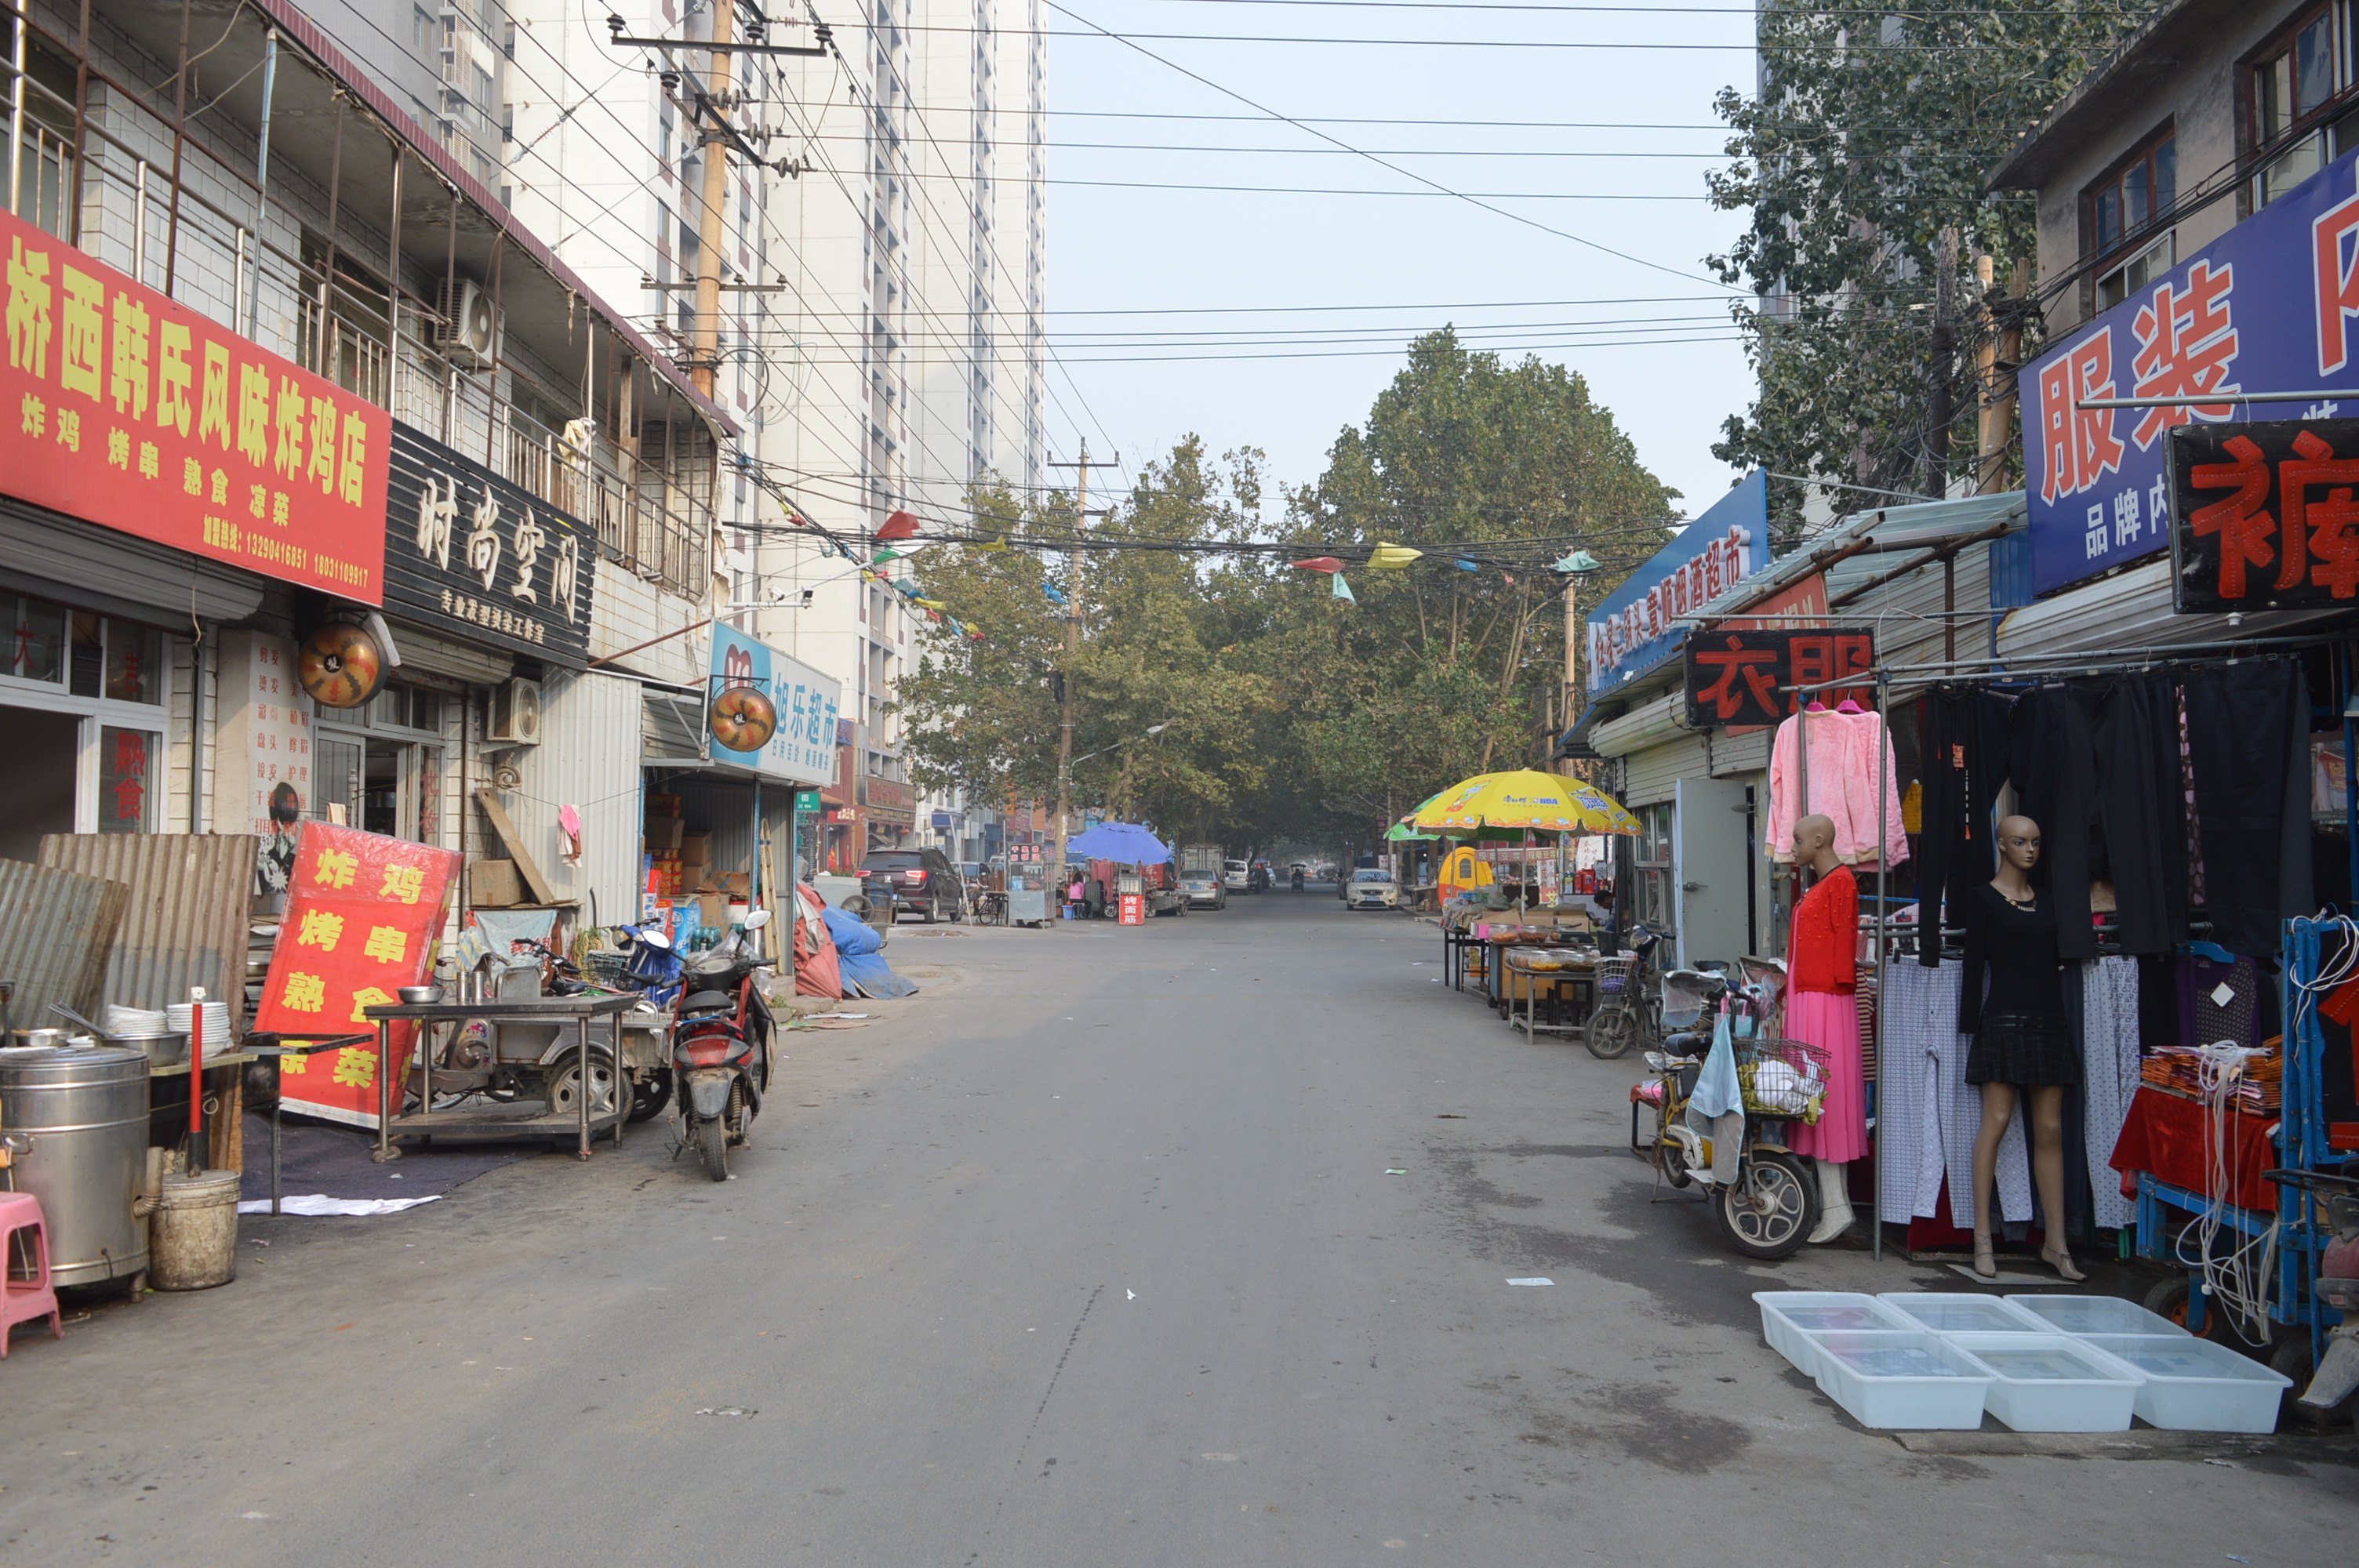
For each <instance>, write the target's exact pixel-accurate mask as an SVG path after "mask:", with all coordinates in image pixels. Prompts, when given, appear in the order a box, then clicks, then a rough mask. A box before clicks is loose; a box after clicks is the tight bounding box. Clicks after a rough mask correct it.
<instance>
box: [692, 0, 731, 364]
mask: <svg viewBox="0 0 2359 1568" xmlns="http://www.w3.org/2000/svg"><path fill="white" fill-rule="evenodd" d="M735 13H736V6H735V4H734V0H712V39H711V41H712V43H715V44H726V43H728V42H730V41H731V40H730V37H729V34H730V29H731V28H732V27H734V25H735V21H736V15H735ZM709 58H710V59H711V63H710V64H709V65H707V66H706V67H705V70H704V91H705V93H706V95H707V96H708V97H709V98H710V99H711V100H712V113H713V114H714V115H715V116H716V117H717V116H719V115H721V114H724V113H726V111H725V110H723V108H722V105H723V103H727V102H728V101H729V59H730V55H729V51H728V50H727V49H712V50H710V51H709ZM728 139H729V138H728V137H727V136H726V135H724V134H723V132H722V130H721V128H720V127H719V126H718V125H707V126H704V127H703V128H702V129H701V130H699V131H698V132H697V136H696V145H697V149H698V150H697V157H698V159H699V162H700V166H701V173H702V175H703V177H704V178H703V190H702V193H701V200H702V201H703V203H704V206H703V210H702V211H700V212H699V213H698V214H697V216H696V320H695V323H694V324H693V326H692V327H691V328H690V333H689V356H690V370H689V377H690V380H691V381H693V382H694V383H695V384H696V390H697V391H699V392H701V393H702V394H704V395H705V396H707V397H711V396H712V395H713V391H712V388H713V385H714V382H715V379H716V378H715V372H716V371H717V370H718V369H719V367H720V362H721V258H722V256H723V254H725V249H724V247H725V245H726V243H727V240H728V235H727V234H726V232H724V230H725V228H726V221H727V218H728V215H729V159H728V157H727V156H726V155H725V154H724V153H723V150H722V149H723V146H725V145H726V144H727V142H728Z"/></svg>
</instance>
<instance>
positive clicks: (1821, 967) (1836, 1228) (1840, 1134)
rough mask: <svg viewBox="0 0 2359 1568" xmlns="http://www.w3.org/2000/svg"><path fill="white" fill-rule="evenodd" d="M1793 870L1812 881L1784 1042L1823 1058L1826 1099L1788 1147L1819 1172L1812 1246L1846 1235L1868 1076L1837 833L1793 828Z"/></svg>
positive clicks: (1796, 949) (1819, 827) (1791, 971)
mask: <svg viewBox="0 0 2359 1568" xmlns="http://www.w3.org/2000/svg"><path fill="white" fill-rule="evenodd" d="M1794 863H1795V864H1796V865H1798V866H1807V867H1809V868H1810V871H1812V872H1813V873H1815V874H1816V876H1817V878H1818V881H1816V882H1814V883H1812V884H1811V887H1810V892H1806V893H1804V894H1803V895H1802V898H1801V902H1800V903H1797V904H1795V906H1794V933H1793V940H1792V941H1791V942H1790V943H1788V946H1787V949H1786V953H1787V969H1786V1037H1787V1038H1788V1039H1789V1040H1799V1041H1801V1042H1802V1043H1803V1044H1806V1045H1816V1046H1817V1047H1819V1049H1821V1050H1822V1051H1824V1052H1825V1053H1826V1054H1827V1094H1826V1099H1825V1102H1824V1104H1823V1105H1822V1106H1821V1109H1820V1112H1819V1119H1818V1121H1817V1123H1816V1124H1815V1125H1813V1126H1804V1125H1802V1124H1801V1123H1799V1122H1797V1123H1795V1124H1794V1125H1793V1126H1792V1127H1790V1128H1789V1129H1788V1142H1789V1143H1790V1144H1791V1145H1792V1147H1793V1150H1794V1152H1796V1153H1797V1154H1808V1155H1810V1157H1811V1158H1812V1159H1814V1160H1815V1161H1817V1162H1818V1167H1819V1213H1820V1218H1819V1226H1818V1228H1817V1229H1815V1230H1813V1231H1811V1232H1810V1239H1811V1240H1812V1241H1817V1242H1827V1241H1832V1240H1834V1239H1835V1238H1837V1237H1839V1236H1841V1235H1843V1232H1844V1231H1846V1230H1849V1229H1850V1228H1851V1221H1852V1212H1851V1188H1850V1184H1849V1183H1848V1182H1847V1181H1846V1180H1845V1178H1844V1174H1843V1167H1844V1166H1845V1165H1846V1164H1848V1163H1849V1162H1852V1161H1854V1160H1856V1159H1859V1158H1861V1157H1862V1156H1863V1155H1864V1154H1865V1153H1866V1152H1867V1103H1866V1102H1867V1087H1866V1078H1867V1075H1866V1074H1865V1073H1864V1071H1863V1070H1862V1069H1861V1066H1860V1059H1859V1008H1858V1003H1857V1001H1856V1000H1855V999H1854V995H1853V993H1854V990H1856V989H1857V988H1858V982H1859V969H1858V963H1859V882H1858V881H1857V880H1856V879H1855V878H1854V877H1853V875H1852V871H1851V868H1850V867H1849V866H1846V865H1844V864H1843V862H1842V861H1841V860H1838V859H1837V858H1836V856H1835V825H1834V823H1833V822H1832V820H1830V819H1829V818H1827V817H1824V816H1805V817H1803V818H1802V819H1801V820H1800V821H1799V822H1797V823H1796V824H1794Z"/></svg>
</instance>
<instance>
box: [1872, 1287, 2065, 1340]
mask: <svg viewBox="0 0 2359 1568" xmlns="http://www.w3.org/2000/svg"><path fill="white" fill-rule="evenodd" d="M1875 1299H1876V1300H1877V1301H1880V1302H1882V1303H1884V1304H1885V1305H1886V1306H1888V1307H1890V1308H1891V1309H1892V1310H1893V1311H1895V1312H1897V1313H1899V1314H1902V1315H1903V1316H1905V1317H1907V1318H1908V1319H1909V1321H1910V1326H1911V1327H1915V1328H1930V1329H1931V1330H1932V1331H1933V1332H1934V1333H1936V1334H2055V1333H2058V1332H2060V1331H2059V1330H2058V1329H2057V1328H2056V1326H2055V1325H2053V1324H2050V1323H2048V1322H2046V1321H2044V1320H2043V1319H2040V1318H2038V1317H2035V1316H2033V1315H2032V1314H2030V1313H2027V1312H2026V1311H2024V1310H2023V1309H2022V1308H2021V1307H2019V1306H2017V1305H2016V1304H2015V1303H2013V1302H2010V1301H2007V1300H2006V1299H2005V1298H2004V1297H2000V1296H1979V1295H1975V1294H1973V1292H1966V1291H1961V1292H1955V1293H1951V1292H1939V1291H1886V1292H1884V1293H1883V1294H1882V1295H1880V1296H1878V1297H1876V1298H1875Z"/></svg>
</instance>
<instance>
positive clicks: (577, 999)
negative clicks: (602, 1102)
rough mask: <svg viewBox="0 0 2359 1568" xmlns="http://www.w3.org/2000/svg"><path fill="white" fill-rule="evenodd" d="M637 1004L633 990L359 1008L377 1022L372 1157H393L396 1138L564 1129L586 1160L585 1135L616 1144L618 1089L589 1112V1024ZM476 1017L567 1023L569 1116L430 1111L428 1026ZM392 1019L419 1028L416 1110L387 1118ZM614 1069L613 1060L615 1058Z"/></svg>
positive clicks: (626, 1103) (623, 1110)
mask: <svg viewBox="0 0 2359 1568" xmlns="http://www.w3.org/2000/svg"><path fill="white" fill-rule="evenodd" d="M638 1003H639V998H638V997H637V996H636V994H632V993H627V992H625V993H620V994H615V995H610V996H544V997H534V998H532V999H531V1000H518V1001H436V1002H389V1003H387V1004H386V1005H384V1006H382V1007H371V1008H364V1009H363V1010H362V1016H364V1018H366V1019H367V1020H368V1021H369V1022H371V1023H374V1024H375V1025H376V1050H377V1073H376V1084H377V1090H376V1106H377V1133H376V1158H377V1159H379V1160H381V1161H382V1160H397V1159H399V1158H400V1157H401V1151H400V1150H398V1149H397V1148H395V1147H394V1144H393V1141H394V1140H395V1139H396V1138H407V1137H419V1138H432V1137H435V1136H438V1135H440V1136H447V1137H465V1136H474V1137H495V1138H534V1137H554V1136H560V1135H562V1134H563V1133H565V1132H566V1131H568V1130H571V1132H573V1134H574V1135H575V1137H576V1139H577V1140H578V1142H577V1144H576V1150H577V1152H578V1153H579V1154H580V1155H581V1157H582V1159H584V1160H587V1159H588V1158H590V1140H591V1137H592V1134H594V1133H598V1132H603V1131H604V1130H607V1129H608V1128H610V1127H611V1128H612V1129H614V1141H615V1142H616V1143H617V1144H619V1143H621V1142H622V1141H623V1123H624V1121H625V1119H627V1118H628V1117H629V1115H630V1110H631V1097H630V1095H629V1094H628V1093H627V1092H625V1090H623V1089H622V1088H621V1087H619V1085H620V1083H621V1081H622V1080H621V1079H619V1078H618V1079H617V1084H618V1087H617V1089H616V1091H615V1093H614V1097H613V1098H614V1104H613V1105H612V1106H611V1107H610V1108H607V1109H606V1110H604V1111H595V1112H593V1111H592V1109H591V1108H590V1101H591V1099H592V1095H591V1093H590V1089H589V1086H590V1082H591V1078H590V1021H591V1020H592V1019H593V1018H612V1017H614V1016H615V1015H616V1014H618V1013H623V1012H627V1011H630V1010H631V1009H632V1008H634V1007H636V1006H637V1005H638ZM470 1019H480V1020H482V1021H483V1022H484V1023H486V1024H490V1025H493V1026H495V1027H496V1026H497V1025H499V1024H501V1023H504V1022H541V1023H546V1022H571V1024H572V1025H573V1049H574V1053H575V1054H574V1063H575V1071H576V1072H578V1073H579V1074H580V1075H581V1076H580V1080H579V1081H580V1083H581V1085H582V1092H581V1093H580V1094H578V1095H577V1096H575V1097H574V1111H575V1114H574V1115H573V1116H571V1117H567V1116H565V1115H563V1114H562V1113H553V1112H551V1111H549V1109H548V1108H546V1106H543V1107H541V1108H538V1109H535V1108H532V1107H531V1106H530V1105H529V1104H527V1105H526V1106H525V1107H524V1108H519V1109H510V1108H500V1109H499V1110H496V1111H489V1110H482V1109H465V1110H436V1109H434V1108H433V1106H434V1097H433V1082H432V1078H431V1076H430V1074H431V1072H432V1057H433V1052H432V1051H431V1049H430V1048H429V1047H430V1045H431V1044H432V1042H431V1039H430V1036H431V1034H432V1032H433V1025H435V1024H437V1023H463V1022H467V1021H468V1020H470ZM399 1022H415V1023H419V1024H423V1025H425V1026H426V1028H425V1029H424V1030H422V1031H421V1032H420V1033H421V1036H423V1038H421V1039H420V1041H419V1050H418V1073H419V1086H418V1087H419V1097H418V1109H416V1110H415V1111H411V1112H409V1113H408V1114H406V1115H398V1116H397V1115H396V1114H394V1107H393V1103H392V1100H393V1092H394V1090H393V1079H394V1073H393V1070H392V1068H393V1030H392V1028H391V1026H392V1025H393V1024H395V1023H399ZM616 1060H617V1064H618V1065H619V1062H620V1057H619V1055H618V1056H617V1058H616Z"/></svg>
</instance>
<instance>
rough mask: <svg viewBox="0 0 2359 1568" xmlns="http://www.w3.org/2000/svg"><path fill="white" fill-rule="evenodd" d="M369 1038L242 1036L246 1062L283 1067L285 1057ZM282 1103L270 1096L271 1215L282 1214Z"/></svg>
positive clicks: (284, 1099) (283, 1100) (338, 1047)
mask: <svg viewBox="0 0 2359 1568" xmlns="http://www.w3.org/2000/svg"><path fill="white" fill-rule="evenodd" d="M369 1038H370V1037H369V1036H368V1035H366V1034H333V1035H330V1036H328V1037H327V1038H325V1039H321V1040H287V1039H281V1038H279V1037H277V1036H274V1035H269V1034H249V1035H247V1036H246V1037H245V1056H246V1058H247V1059H248V1060H254V1061H261V1060H267V1061H269V1062H270V1063H271V1064H272V1065H275V1066H280V1067H283V1066H284V1065H285V1058H287V1057H288V1056H311V1055H316V1054H319V1053H320V1052H321V1051H337V1050H342V1048H343V1047H345V1046H347V1045H365V1044H368V1041H369ZM280 1084H281V1087H282V1088H283V1087H284V1084H285V1080H284V1079H283V1078H282V1079H281V1080H280ZM286 1104H287V1097H286V1095H285V1094H284V1093H273V1094H272V1095H271V1097H270V1212H271V1213H273V1214H278V1213H280V1212H282V1211H281V1210H280V1208H279V1193H278V1157H279V1150H280V1143H281V1132H280V1123H279V1112H280V1110H282V1109H283V1108H285V1106H286Z"/></svg>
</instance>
